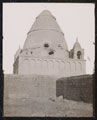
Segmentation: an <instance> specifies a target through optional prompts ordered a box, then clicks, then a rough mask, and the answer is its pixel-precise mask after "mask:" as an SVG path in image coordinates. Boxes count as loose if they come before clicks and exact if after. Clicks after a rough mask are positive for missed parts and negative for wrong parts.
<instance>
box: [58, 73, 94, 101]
mask: <svg viewBox="0 0 97 120" xmlns="http://www.w3.org/2000/svg"><path fill="white" fill-rule="evenodd" d="M56 96H57V97H58V96H63V98H66V99H69V100H76V101H83V102H87V103H92V102H93V75H83V76H75V77H68V78H61V79H58V80H57V81H56Z"/></svg>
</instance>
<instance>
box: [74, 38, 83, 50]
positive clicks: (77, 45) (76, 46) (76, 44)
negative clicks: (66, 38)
mask: <svg viewBox="0 0 97 120" xmlns="http://www.w3.org/2000/svg"><path fill="white" fill-rule="evenodd" d="M75 48H81V46H80V43H79V42H78V37H77V38H76V42H75V44H74V46H73V49H75Z"/></svg>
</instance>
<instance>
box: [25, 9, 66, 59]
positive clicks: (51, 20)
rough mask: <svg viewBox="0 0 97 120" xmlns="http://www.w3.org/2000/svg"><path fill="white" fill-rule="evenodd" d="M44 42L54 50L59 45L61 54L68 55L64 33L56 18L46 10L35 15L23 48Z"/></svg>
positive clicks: (40, 44)
mask: <svg viewBox="0 0 97 120" xmlns="http://www.w3.org/2000/svg"><path fill="white" fill-rule="evenodd" d="M45 43H48V44H49V46H50V47H51V48H53V49H54V50H56V51H57V49H58V47H59V49H60V47H61V51H60V52H62V51H63V52H62V56H63V57H64V55H65V56H68V52H67V51H68V47H67V43H66V41H65V39H64V34H63V32H62V30H61V28H60V26H59V25H58V24H57V22H56V18H55V17H54V16H53V15H52V14H51V12H49V11H48V10H44V11H43V12H41V13H40V15H39V16H38V17H36V20H35V22H34V24H33V25H32V27H31V29H30V31H29V32H28V34H27V38H26V41H25V43H24V47H23V49H32V48H38V47H43V44H45ZM65 53H66V54H65ZM58 54H59V53H58Z"/></svg>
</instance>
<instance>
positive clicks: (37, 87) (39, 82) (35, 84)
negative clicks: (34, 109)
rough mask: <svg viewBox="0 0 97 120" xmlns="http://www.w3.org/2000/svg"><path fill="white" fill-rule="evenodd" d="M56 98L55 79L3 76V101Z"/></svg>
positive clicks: (47, 77) (37, 76) (33, 76)
mask: <svg viewBox="0 0 97 120" xmlns="http://www.w3.org/2000/svg"><path fill="white" fill-rule="evenodd" d="M43 97H44V98H48V97H51V98H53V97H56V78H55V77H50V76H42V75H41V76H39V75H30V76H29V75H4V99H5V100H7V102H8V100H10V99H21V98H28V99H34V98H43Z"/></svg>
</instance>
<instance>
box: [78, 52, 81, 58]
mask: <svg viewBox="0 0 97 120" xmlns="http://www.w3.org/2000/svg"><path fill="white" fill-rule="evenodd" d="M77 58H78V59H80V58H81V52H80V51H78V52H77Z"/></svg>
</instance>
